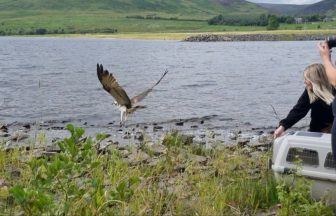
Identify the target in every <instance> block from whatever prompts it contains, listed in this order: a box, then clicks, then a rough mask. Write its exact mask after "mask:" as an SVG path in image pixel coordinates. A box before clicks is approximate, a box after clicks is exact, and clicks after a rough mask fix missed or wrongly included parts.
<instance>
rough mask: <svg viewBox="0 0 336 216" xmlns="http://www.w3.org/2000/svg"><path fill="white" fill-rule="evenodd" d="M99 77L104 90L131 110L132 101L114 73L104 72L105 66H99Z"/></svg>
mask: <svg viewBox="0 0 336 216" xmlns="http://www.w3.org/2000/svg"><path fill="white" fill-rule="evenodd" d="M97 76H98V79H99V81H100V83H101V84H102V85H103V88H104V89H105V90H106V91H107V92H108V93H110V95H112V96H113V97H114V99H115V100H116V102H117V103H118V104H119V105H121V106H126V107H127V108H131V107H132V105H131V100H130V99H129V97H128V95H127V93H126V92H125V90H124V89H123V88H122V87H121V86H120V85H119V84H118V82H117V80H116V79H115V77H114V76H113V74H112V73H109V72H108V71H107V70H104V68H103V65H99V64H97Z"/></svg>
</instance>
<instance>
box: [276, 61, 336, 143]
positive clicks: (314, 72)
mask: <svg viewBox="0 0 336 216" xmlns="http://www.w3.org/2000/svg"><path fill="white" fill-rule="evenodd" d="M304 83H305V85H306V89H305V90H304V92H303V93H302V95H301V97H300V98H299V100H298V102H297V103H296V105H295V106H294V107H293V108H292V110H291V111H290V112H289V114H288V115H287V117H286V118H285V119H282V120H281V121H280V123H279V127H278V128H277V129H276V130H275V131H274V137H275V138H277V137H280V136H282V135H283V134H284V133H285V130H287V129H288V128H290V127H292V126H293V125H294V124H296V123H297V122H298V121H300V120H301V119H302V118H303V117H305V116H306V115H307V113H308V112H309V110H311V121H310V125H309V131H312V132H324V133H330V131H331V126H332V123H333V120H334V117H333V114H332V108H331V103H332V101H333V100H334V91H333V87H332V85H331V84H330V83H329V81H328V77H327V74H326V71H325V68H324V66H323V65H322V64H312V65H310V66H308V67H307V68H306V69H305V70H304Z"/></svg>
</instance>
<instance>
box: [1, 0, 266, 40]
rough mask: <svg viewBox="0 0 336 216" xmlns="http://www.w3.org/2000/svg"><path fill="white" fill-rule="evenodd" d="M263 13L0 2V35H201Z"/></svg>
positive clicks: (148, 3) (236, 5)
mask: <svg viewBox="0 0 336 216" xmlns="http://www.w3.org/2000/svg"><path fill="white" fill-rule="evenodd" d="M262 13H267V10H266V9H263V8H261V7H259V6H257V5H256V4H253V3H250V2H247V1H244V0H169V1H167V0H96V1H95V0H0V34H27V33H34V32H36V31H37V30H39V31H38V32H40V33H92V32H114V31H115V30H116V29H117V30H118V32H162V31H164V32H180V31H199V30H202V31H204V30H207V28H209V27H208V26H207V24H206V22H205V21H206V20H207V19H209V18H212V17H214V16H216V15H219V14H223V15H224V16H231V17H232V16H240V17H241V16H249V17H251V16H259V15H260V14H262ZM218 28H219V27H218Z"/></svg>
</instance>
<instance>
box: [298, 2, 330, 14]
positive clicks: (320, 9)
mask: <svg viewBox="0 0 336 216" xmlns="http://www.w3.org/2000/svg"><path fill="white" fill-rule="evenodd" d="M300 14H304V15H306V14H326V15H328V16H335V15H336V1H335V0H324V1H321V2H318V3H315V4H312V5H309V6H308V7H305V8H304V9H303V10H301V11H300Z"/></svg>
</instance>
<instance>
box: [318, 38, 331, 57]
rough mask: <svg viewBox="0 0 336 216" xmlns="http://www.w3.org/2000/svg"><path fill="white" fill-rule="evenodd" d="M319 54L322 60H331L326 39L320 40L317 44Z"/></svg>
mask: <svg viewBox="0 0 336 216" xmlns="http://www.w3.org/2000/svg"><path fill="white" fill-rule="evenodd" d="M317 46H318V48H319V50H320V55H321V58H322V59H323V60H331V51H330V49H329V46H328V43H327V42H326V41H323V42H320V43H319V44H318V45H317Z"/></svg>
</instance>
